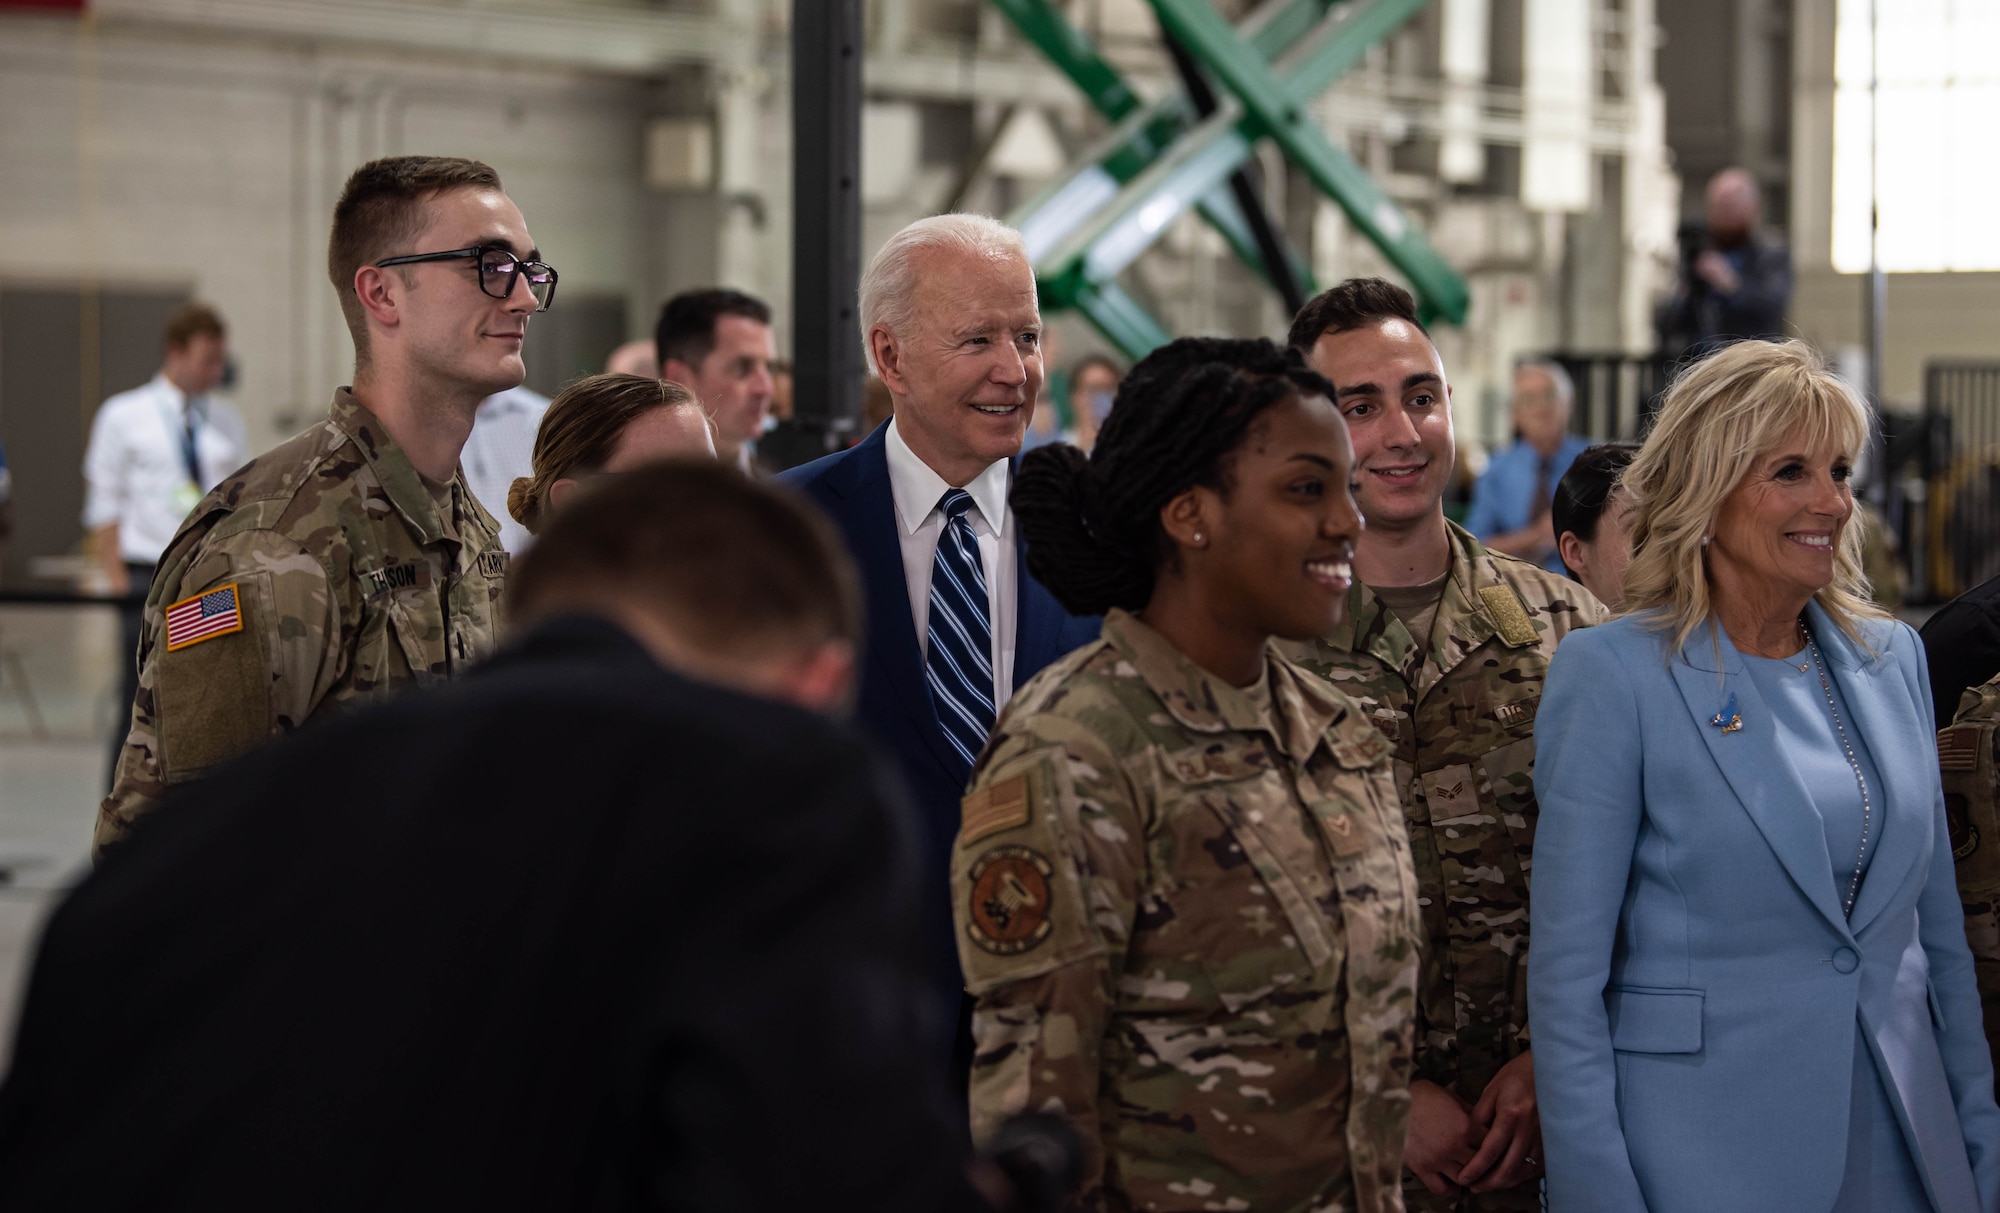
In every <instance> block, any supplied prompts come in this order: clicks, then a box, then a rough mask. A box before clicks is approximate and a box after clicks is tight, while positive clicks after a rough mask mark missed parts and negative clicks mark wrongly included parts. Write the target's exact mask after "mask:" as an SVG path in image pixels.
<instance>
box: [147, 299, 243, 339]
mask: <svg viewBox="0 0 2000 1213" xmlns="http://www.w3.org/2000/svg"><path fill="white" fill-rule="evenodd" d="M227 335H228V329H227V328H225V327H224V326H223V323H222V313H221V312H218V311H216V310H215V309H214V308H212V307H210V306H209V305H208V304H206V303H202V302H201V301H199V300H195V299H190V300H188V301H187V302H186V303H183V304H181V305H180V306H179V307H177V308H175V309H174V311H173V315H171V316H168V317H167V327H166V331H165V332H164V333H162V334H161V339H162V340H163V341H164V342H165V344H166V347H167V348H168V349H170V350H184V349H186V348H187V345H188V342H190V341H193V340H194V339H195V338H196V337H213V338H215V339H216V340H217V341H220V340H222V339H223V338H224V337H225V336H227Z"/></svg>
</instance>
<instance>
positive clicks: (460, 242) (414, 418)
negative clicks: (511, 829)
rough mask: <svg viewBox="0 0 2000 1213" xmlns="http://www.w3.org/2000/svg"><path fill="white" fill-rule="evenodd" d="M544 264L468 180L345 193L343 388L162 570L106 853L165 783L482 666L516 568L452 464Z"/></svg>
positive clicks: (419, 166)
mask: <svg viewBox="0 0 2000 1213" xmlns="http://www.w3.org/2000/svg"><path fill="white" fill-rule="evenodd" d="M433 254H443V255H433ZM536 255H537V254H536V252H535V250H534V245H533V242H532V241H531V240H530V239H529V237H528V232H527V225H526V223H525V221H524V220H523V219H522V218H521V212H520V210H519V209H518V208H516V207H515V205H514V204H513V202H511V201H510V200H509V199H508V197H507V195H506V194H505V193H504V192H503V191H502V189H501V186H500V179H499V177H498V176H497V175H496V174H495V173H494V172H493V170H492V169H491V168H489V167H487V166H486V165H484V164H480V163H479V162H477V161H472V160H457V159H448V158H441V157H429V156H403V157H395V158H391V159H387V160H377V161H374V162H372V163H370V164H366V165H363V166H362V167H361V168H360V169H358V170H356V172H355V173H354V175H353V176H352V177H351V178H350V179H349V180H348V182H347V187H346V189H345V190H344V191H343V193H342V196H341V199H340V202H339V204H338V206H337V207H336V208H335V210H334V222H333V236H332V240H331V242H330V247H329V250H328V269H329V272H330V275H331V277H332V279H333V284H334V287H335V289H336V290H337V291H338V292H339V294H340V299H341V308H342V311H343V313H344V314H345V316H346V318H347V321H348V327H349V329H350V331H351V332H352V333H353V336H354V341H355V352H356V358H355V375H354V386H353V387H352V388H351V389H350V388H342V389H340V390H339V391H337V392H335V393H334V398H333V405H332V409H331V411H330V414H329V416H328V417H327V419H326V420H325V421H323V422H321V423H319V424H318V425H315V426H313V427H312V428H311V429H309V430H307V431H306V432H305V433H304V434H301V435H299V436H298V437H297V438H294V439H292V440H291V441H289V442H287V443H285V444H283V445H281V446H279V447H278V448H276V449H275V450H273V451H271V452H269V453H268V454H266V455H264V456H262V457H261V458H258V459H256V460H253V461H252V462H251V463H249V464H248V465H246V466H245V467H243V468H242V469H241V470H239V471H238V472H236V473H235V474H234V475H232V476H230V477H229V478H227V479H226V480H224V481H223V482H222V483H221V484H220V485H218V486H217V487H216V488H215V490H214V491H213V492H211V493H209V494H208V496H207V497H205V498H204V499H203V500H202V501H201V502H200V504H198V505H197V506H196V507H195V509H194V511H193V513H191V514H189V515H188V518H187V520H186V521H185V522H184V523H182V525H181V530H180V532H179V534H177V535H176V536H175V537H174V540H173V542H172V543H171V544H170V545H169V546H168V548H167V551H166V554H165V555H164V556H163V557H162V558H161V562H160V566H159V572H158V574H157V575H156V577H155V579H154V581H153V588H152V592H151V594H150V595H149V596H148V598H147V601H146V631H145V638H144V640H143V641H142V642H141V644H140V648H139V653H138V659H139V665H140V679H139V693H138V696H137V698H136V699H135V700H134V702H133V704H132V727H131V731H130V733H129V734H128V736H127V738H126V742H125V748H124V751H123V752H122V753H121V754H120V756H119V762H118V772H117V776H116V779H115V782H114V784H113V787H112V790H111V795H110V796H109V797H108V798H107V799H106V800H105V802H104V804H103V806H102V807H101V809H100V810H99V813H98V822H97V845H98V846H99V847H100V848H101V847H103V846H104V845H105V844H107V843H109V842H112V841H114V840H116V839H118V838H120V837H122V836H123V835H124V834H125V833H126V831H128V830H129V829H130V828H131V826H132V823H133V822H134V821H135V820H136V819H137V818H138V817H139V816H140V815H141V814H143V813H144V812H146V811H147V810H148V809H149V808H151V807H152V805H153V804H154V802H155V801H157V800H158V798H159V796H160V794H161V793H162V791H163V790H164V789H165V787H166V786H167V785H169V784H173V783H179V782H182V781H184V780H187V779H191V778H194V777H196V776H199V775H200V774H202V773H203V772H204V771H206V770H208V769H210V768H211V767H213V766H215V765H216V764H217V763H220V762H222V761H224V760H226V759H229V758H231V757H234V756H236V755H238V754H241V753H243V752H244V751H246V750H249V749H251V748H253V747H255V746H257V745H259V744H261V743H262V742H264V741H265V740H267V739H268V738H271V737H274V736H277V735H279V734H281V733H285V732H288V731H290V730H291V729H294V728H297V727H298V726H300V725H302V724H304V723H305V722H306V721H307V720H308V719H310V718H311V717H312V716H314V715H315V714H316V713H318V712H321V711H324V710H327V709H328V708H330V707H333V706H334V705H337V704H340V703H344V702H346V701H348V700H352V699H358V698H366V697H372V696H378V695H384V694H387V693H389V692H391V691H394V690H396V689H398V688H401V687H404V686H408V685H413V684H422V683H425V682H430V681H434V680H436V679H440V678H445V677H449V676H451V675H453V674H455V673H457V672H459V671H460V670H463V669H464V668H465V667H466V666H468V665H469V664H471V663H472V662H474V661H476V660H478V659H479V658H480V657H483V656H484V655H485V654H486V653H487V652H488V651H489V650H490V649H491V648H492V647H493V645H494V641H495V638H496V633H497V630H498V605H499V599H500V594H501V589H502V586H503V584H504V581H505V577H506V567H507V554H506V551H505V550H504V549H503V548H502V547H501V546H500V542H499V537H498V527H497V526H496V524H495V523H494V521H493V519H492V517H491V515H489V514H488V513H487V512H486V510H485V509H484V508H482V506H481V505H480V503H479V502H478V501H476V500H475V499H474V498H473V496H472V494H471V492H470V491H469V490H468V489H467V488H466V486H465V480H464V477H463V475H462V474H460V472H459V471H458V456H459V450H460V448H462V447H463V446H464V445H465V439H466V435H467V434H468V433H470V432H471V428H472V418H473V413H474V411H475V410H476V409H477V408H478V405H479V402H480V401H481V400H483V399H484V398H486V397H487V396H489V395H491V394H493V393H494V392H496V391H501V390H504V389H506V388H509V387H513V386H515V385H516V384H519V383H520V382H521V380H522V378H523V376H524V374H525V370H524V368H523V366H522V363H521V342H522V339H523V337H524V336H525V334H526V331H527V322H528V315H529V314H530V313H532V312H534V311H535V310H537V308H538V307H539V306H540V305H541V302H542V301H543V300H545V299H547V298H548V297H549V296H550V294H551V293H552V292H553V288H554V281H553V279H554V273H553V271H548V270H547V267H546V266H542V265H540V263H539V262H536V261H535V260H534V258H535V257H536ZM517 257H518V258H519V260H516V258H517ZM383 262H387V263H389V265H388V266H386V267H385V266H384V265H382V264H379V263H383Z"/></svg>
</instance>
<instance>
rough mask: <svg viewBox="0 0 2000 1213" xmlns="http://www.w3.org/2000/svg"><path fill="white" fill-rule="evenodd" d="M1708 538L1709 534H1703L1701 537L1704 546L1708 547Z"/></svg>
mask: <svg viewBox="0 0 2000 1213" xmlns="http://www.w3.org/2000/svg"><path fill="white" fill-rule="evenodd" d="M1708 540H1709V536H1707V535H1703V536H1702V537H1701V546H1703V547H1707V546H1708Z"/></svg>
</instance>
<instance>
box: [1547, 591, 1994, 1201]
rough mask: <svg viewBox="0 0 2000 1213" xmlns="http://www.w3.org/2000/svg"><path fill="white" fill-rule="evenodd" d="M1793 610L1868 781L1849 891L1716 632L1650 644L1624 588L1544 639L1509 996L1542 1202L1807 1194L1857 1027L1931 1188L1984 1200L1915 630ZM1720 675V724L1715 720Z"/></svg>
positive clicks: (1940, 807) (1835, 1172)
mask: <svg viewBox="0 0 2000 1213" xmlns="http://www.w3.org/2000/svg"><path fill="white" fill-rule="evenodd" d="M1808 611H1809V613H1810V615H1811V617H1812V625H1813V631H1814V633H1815V634H1816V635H1817V636H1818V638H1819V643H1820V647H1821V649H1822V651H1823V652H1824V653H1825V657H1826V666H1827V674H1828V675H1829V676H1830V677H1831V678H1832V679H1833V681H1835V682H1837V683H1838V684H1839V686H1840V689H1841V692H1842V694H1843V695H1844V696H1845V697H1846V700H1847V704H1848V706H1849V708H1850V709H1851V710H1852V715H1853V719H1852V720H1849V721H1848V722H1846V727H1847V728H1848V729H1850V730H1854V731H1857V732H1858V733H1859V734H1860V736H1861V738H1862V739H1863V741H1864V743H1865V744H1866V746H1867V748H1868V751H1869V753H1870V754H1871V755H1872V756H1873V757H1874V759H1875V764H1876V766H1877V768H1878V769H1879V770H1880V772H1881V779H1882V783H1883V784H1884V786H1883V787H1880V788H1871V789H1870V791H1871V794H1872V796H1873V800H1874V810H1875V813H1876V816H1875V826H1876V828H1877V829H1879V830H1880V842H1879V843H1878V844H1877V846H1876V850H1875V855H1874V858H1873V860H1872V861H1871V862H1870V865H1869V868H1868V872H1867V874H1866V876H1865V877H1864V878H1863V881H1862V885H1861V889H1860V894H1859V896H1858V897H1857V898H1856V900H1855V903H1854V915H1853V917H1852V919H1849V918H1848V917H1847V915H1846V914H1845V913H1844V912H1843V910H1842V904H1841V894H1842V893H1843V892H1844V891H1845V883H1846V882H1845V881H1844V880H1841V879H1840V875H1841V873H1843V872H1844V871H1846V870H1847V869H1845V868H1844V867H1843V866H1842V865H1843V864H1852V863H1853V862H1854V860H1853V856H1852V855H1845V856H1829V855H1828V854H1827V849H1826V839H1825V833H1824V831H1823V830H1822V828H1821V825H1820V819H1819V815H1818V814H1817V813H1816V812H1815V811H1814V809H1813V807H1812V802H1811V798H1810V796H1809V794H1808V793H1807V791H1806V788H1805V785H1804V783H1803V781H1802V780H1801V777H1800V776H1799V774H1798V771H1797V768H1796V767H1795V766H1794V765H1793V763H1792V761H1791V759H1790V758H1789V757H1788V756H1787V754H1786V752H1785V750H1784V749H1783V748H1782V747H1781V746H1780V745H1779V742H1778V737H1777V734H1776V732H1775V730H1774V729H1773V727H1772V724H1771V714H1770V711H1769V710H1768V709H1767V708H1766V707H1765V703H1764V699H1763V696H1762V695H1761V694H1760V693H1759V692H1758V690H1757V686H1756V684H1755V683H1754V682H1753V681H1752V680H1751V678H1750V676H1749V674H1748V673H1747V672H1746V670H1745V668H1744V662H1743V658H1742V657H1741V656H1740V655H1739V654H1738V652H1737V650H1736V648H1735V646H1734V645H1732V644H1731V643H1730V642H1729V639H1728V637H1727V636H1726V635H1725V636H1723V637H1722V638H1721V649H1720V653H1719V656H1720V660H1719V661H1718V660H1717V657H1718V653H1717V649H1716V646H1715V645H1714V644H1713V643H1712V642H1711V641H1710V638H1709V633H1708V630H1707V629H1706V628H1702V629H1699V630H1697V631H1696V632H1695V634H1694V635H1693V636H1692V637H1691V638H1690V639H1689V640H1688V642H1687V644H1686V645H1685V646H1684V647H1683V648H1682V649H1681V651H1680V652H1679V653H1678V654H1676V655H1674V656H1673V657H1672V660H1671V661H1669V660H1668V654H1667V652H1666V648H1665V646H1664V644H1663V642H1662V640H1661V637H1660V634H1659V633H1658V632H1655V631H1652V630H1649V629H1648V628H1647V627H1646V626H1645V625H1646V622H1647V620H1646V619H1645V618H1644V617H1643V616H1633V615H1628V616H1625V617H1624V618H1622V619H1617V620H1613V621H1612V622H1611V623H1608V624H1605V625H1603V626H1601V627H1594V628H1589V629H1586V630H1584V631H1580V632H1576V633H1573V634H1571V635H1570V636H1569V637H1568V638H1567V639H1565V640H1564V641H1563V642H1562V647H1561V648H1559V649H1558V650H1557V651H1556V655H1555V659H1554V660H1553V661H1552V662H1550V663H1549V676H1548V682H1547V684H1546V689H1545V690H1544V692H1543V696H1542V706H1541V711H1540V714H1539V715H1538V716H1537V717H1536V720H1535V743H1536V746H1537V751H1538V752H1537V754H1536V759H1535V793H1536V796H1537V798H1538V799H1539V800H1540V802H1541V812H1542V816H1541V824H1540V826H1539V828H1538V830H1537V833H1536V835H1535V911H1534V912H1535V921H1534V931H1535V939H1534V954H1533V957H1532V959H1531V960H1530V963H1529V966H1528V1003H1529V1013H1530V1019H1531V1022H1532V1023H1533V1025H1534V1030H1535V1089H1536V1092H1537V1093H1538V1094H1539V1096H1540V1098H1541V1117H1542V1139H1543V1144H1544V1147H1545V1149H1546V1154H1545V1157H1546V1158H1547V1160H1548V1176H1549V1179H1548V1182H1549V1207H1550V1208H1551V1209H1553V1210H1555V1211H1556V1213H1570V1211H1576V1213H1718V1211H1727V1210H1748V1209H1754V1210H1779V1209H1784V1210H1793V1209H1796V1210H1811V1209H1825V1208H1827V1207H1829V1206H1830V1205H1832V1203H1833V1200H1834V1196H1835V1193H1836V1192H1837V1191H1838V1189H1839V1187H1840V1183H1841V1177H1842V1175H1843V1173H1844V1171H1845V1164H1846V1150H1847V1132H1848V1128H1847V1119H1848V1112H1849V1094H1850V1079H1851V1076H1852V1073H1853V1070H1852V1066H1853V1064H1854V1063H1853V1058H1854V1056H1855V1034H1856V1033H1857V1032H1859V1033H1861V1034H1862V1036H1863V1037H1864V1043H1865V1044H1866V1046H1867V1048H1868V1049H1869V1051H1870V1052H1871V1053H1873V1054H1874V1056H1875V1058H1876V1061H1877V1063H1878V1065H1879V1066H1880V1068H1881V1071H1882V1073H1883V1075H1884V1078H1885V1079H1886V1086H1887V1089H1888V1091H1889V1095H1890V1098H1891V1102H1892V1103H1895V1104H1897V1105H1899V1106H1900V1110H1901V1113H1902V1115H1903V1116H1904V1117H1906V1118H1907V1124H1906V1130H1907V1132H1908V1135H1909V1136H1910V1137H1911V1138H1912V1139H1913V1143H1912V1144H1913V1150H1912V1154H1913V1157H1914V1160H1915V1163H1916V1166H1917V1169H1918V1171H1919V1172H1920V1173H1921V1174H1922V1176H1923V1179H1924V1181H1925V1183H1926V1184H1927V1186H1928V1187H1929V1188H1930V1191H1931V1193H1932V1195H1933V1197H1934V1200H1935V1204H1936V1207H1937V1208H1938V1209H1939V1210H1946V1211H1949V1213H1959V1211H1961V1210H1966V1211H1970V1210H1979V1211H1980V1213H1992V1211H1993V1210H1995V1209H2000V1108H1996V1107H1995V1105H1994V1100H1993V1067H1992V1060H1991V1057H1990V1055H1989V1054H1988V1052H1987V1047H1986V1040H1985V1035H1984V1032H1983V1030H1982V1028H1981V1020H1980V1011H1979V993H1978V991H1977V989H1976V988H1975V986H1974V979H1973V971H1972V955H1971V953H1970V951H1969V950H1968V949H1967V947H1966V942H1965V919H1964V914H1963V911H1962V910H1961V908H1960V905H1959V900H1958V886H1957V881H1956V880H1955V878H1954V876H1953V873H1952V855H1951V841H1950V837H1949V833H1948V831H1947V829H1946V826H1945V815H1944V794H1943V791H1942V790H1941V789H1940V787H1939V785H1938V772H1937V751H1936V748H1935V746H1934V744H1933V738H1934V736H1935V734H1934V733H1933V731H1932V728H1933V724H1932V720H1931V706H1930V705H1931V698H1930V688H1929V686H1928V685H1926V682H1927V680H1926V678H1925V674H1924V664H1923V650H1922V648H1921V647H1920V646H1919V644H1918V642H1917V638H1916V635H1915V633H1913V632H1911V630H1910V629H1909V627H1908V626H1906V625H1904V624H1901V623H1892V622H1889V621H1885V620H1866V621H1864V622H1863V625H1862V630H1863V632H1864V634H1865V635H1866V636H1867V638H1868V642H1869V643H1868V646H1867V647H1864V646H1862V645H1858V644H1856V643H1855V642H1854V641H1852V640H1851V639H1849V638H1848V637H1847V635H1846V634H1845V633H1843V632H1841V630H1840V629H1839V628H1838V627H1836V626H1835V625H1834V624H1833V622H1832V621H1831V620H1830V619H1829V618H1828V617H1827V615H1826V613H1825V612H1824V611H1822V610H1821V609H1820V607H1819V605H1818V604H1817V603H1815V604H1813V605H1812V606H1810V607H1809V608H1808ZM1802 677H1808V678H1810V677H1811V675H1802ZM1732 695H1733V696H1734V697H1735V700H1734V701H1735V703H1736V704H1737V713H1738V715H1739V716H1740V718H1741V720H1742V728H1741V729H1739V730H1732V731H1731V732H1729V733H1724V732H1723V731H1722V730H1721V728H1720V727H1718V726H1717V725H1716V724H1715V723H1714V717H1715V715H1716V714H1717V712H1718V710H1719V709H1722V708H1723V707H1724V705H1726V704H1727V703H1729V702H1730V701H1731V699H1730V697H1731V696H1732Z"/></svg>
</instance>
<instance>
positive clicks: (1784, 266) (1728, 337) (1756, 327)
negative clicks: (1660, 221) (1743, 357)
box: [1659, 168, 1792, 358]
mask: <svg viewBox="0 0 2000 1213" xmlns="http://www.w3.org/2000/svg"><path fill="white" fill-rule="evenodd" d="M1761 208H1762V201H1761V199H1760V197H1759V195H1758V191H1757V181H1756V178H1754V177H1752V176H1751V175H1750V174H1749V173H1748V172H1747V171H1745V170H1743V169H1740V168H1726V169H1723V170H1722V171H1721V172H1719V173H1717V174H1716V175H1715V176H1714V177H1712V178H1710V179H1709V182H1708V221H1707V223H1706V225H1702V224H1683V225H1682V226H1681V232H1680V237H1681V265H1680V281H1679V283H1678V284H1677V285H1676V286H1675V288H1674V293H1673V296H1672V297H1671V298H1670V299H1668V300H1667V303H1666V306H1665V307H1663V308H1662V309H1661V310H1660V318H1659V327H1660V346H1661V351H1662V352H1663V353H1665V354H1666V355H1667V356H1668V357H1669V358H1677V357H1680V356H1682V355H1687V356H1690V357H1697V358H1698V357H1700V356H1702V355H1704V354H1707V353H1709V352H1710V351H1711V350H1714V349H1717V348H1719V347H1721V346H1725V345H1728V344H1729V343H1730V342H1732V341H1742V340H1745V339H1755V340H1771V339H1774V338H1778V337H1782V336H1784V335H1785V308H1786V307H1787V306H1788V305H1789V304H1790V303H1791V299H1792V254H1791V251H1790V250H1788V249H1787V248H1785V246H1784V245H1782V244H1779V243H1777V242H1776V241H1773V240H1770V239H1768V238H1767V237H1765V236H1764V234H1763V233H1762V232H1760V231H1758V228H1757V219H1758V215H1759V213H1760V211H1761Z"/></svg>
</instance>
